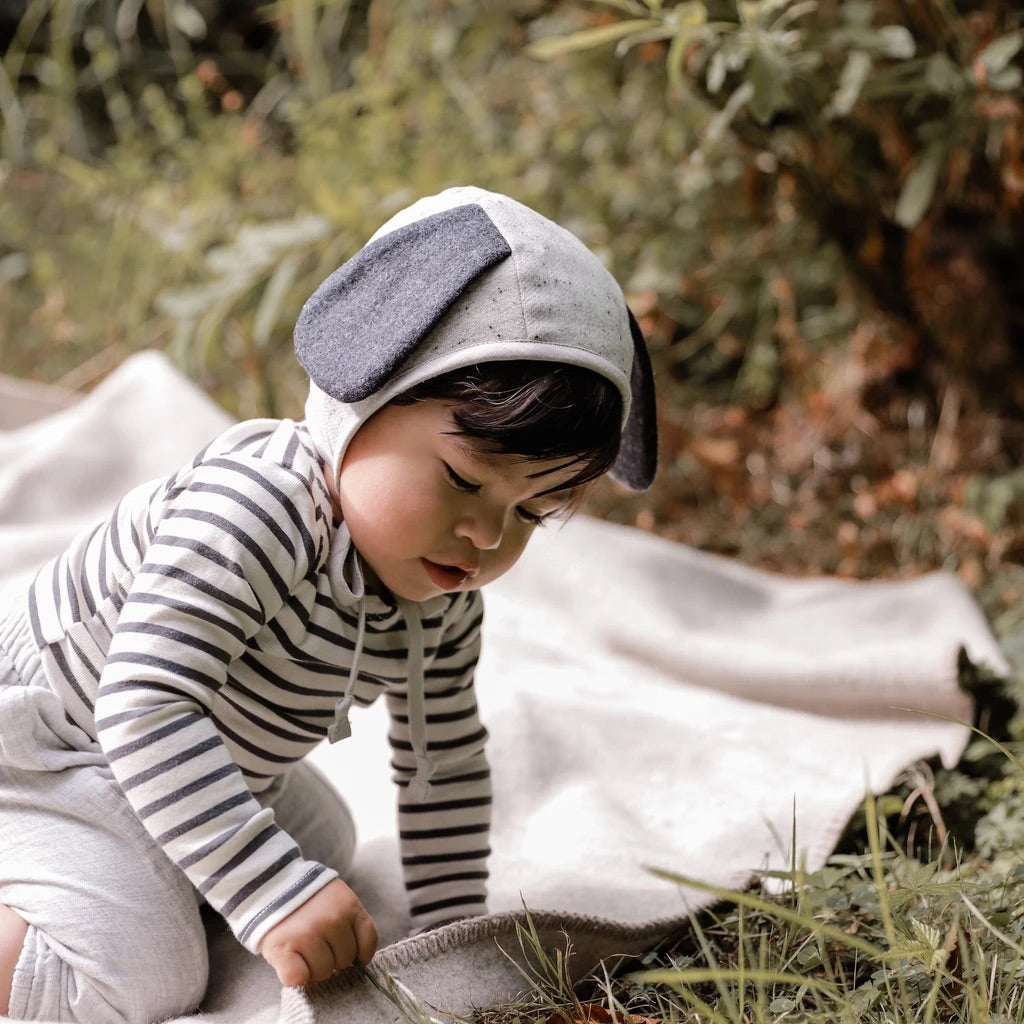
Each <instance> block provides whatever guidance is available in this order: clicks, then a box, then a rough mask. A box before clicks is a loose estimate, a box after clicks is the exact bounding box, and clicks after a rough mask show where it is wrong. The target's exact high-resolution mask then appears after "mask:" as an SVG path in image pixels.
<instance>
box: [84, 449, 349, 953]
mask: <svg viewBox="0 0 1024 1024" xmlns="http://www.w3.org/2000/svg"><path fill="white" fill-rule="evenodd" d="M317 512H318V507H317V505H316V501H315V498H314V495H313V494H312V492H311V491H310V489H309V487H308V486H307V485H306V484H305V483H304V482H303V480H302V479H301V478H300V476H299V475H298V474H296V473H294V472H292V471H291V470H289V469H286V468H284V467H281V466H274V465H263V464H260V463H259V462H258V461H257V460H252V459H245V458H238V459H234V458H230V457H224V458H219V459H217V460H215V464H213V465H211V464H210V463H203V464H201V465H199V466H197V467H195V468H194V469H192V470H190V471H189V472H188V473H186V474H184V475H179V477H178V479H177V480H176V481H175V482H174V485H173V490H172V493H171V494H170V496H169V500H168V502H167V505H166V507H165V508H164V509H163V510H162V511H161V514H159V515H155V514H154V515H153V521H152V522H151V523H146V524H143V526H142V529H148V530H149V531H150V533H151V536H150V537H149V538H148V543H147V544H146V555H145V558H146V561H145V563H144V564H143V565H141V566H139V567H137V568H136V569H135V572H134V578H133V580H132V583H131V587H130V589H129V591H128V593H127V595H126V596H125V600H124V604H123V607H122V608H121V611H120V615H119V618H118V625H117V630H116V632H115V635H114V636H113V638H112V641H111V644H110V649H109V652H108V657H107V660H106V664H105V667H104V669H103V672H102V675H101V678H100V688H99V695H98V699H97V701H96V729H97V734H98V737H99V741H100V744H101V746H102V747H103V749H104V751H105V753H106V756H107V759H108V761H109V762H110V765H111V768H112V769H113V772H114V775H115V777H116V778H117V781H118V783H119V785H120V787H121V789H122V790H123V792H124V795H125V797H126V798H127V800H128V802H129V803H130V804H131V806H132V808H133V810H134V811H135V813H136V815H137V816H138V817H139V819H140V820H141V821H142V823H143V824H144V826H145V827H146V828H147V830H148V831H149V832H150V834H151V835H153V836H154V838H155V839H156V840H157V842H158V843H159V844H160V845H161V846H162V847H163V849H164V851H165V852H166V853H167V855H168V857H169V858H170V859H171V860H172V861H173V862H174V863H176V864H178V865H179V866H180V867H181V868H182V870H183V871H185V873H186V874H187V875H188V877H189V879H190V880H191V882H192V883H193V885H194V886H195V887H196V889H197V890H198V891H199V892H200V893H201V894H203V895H204V896H205V897H206V899H207V901H208V902H209V903H210V905H211V906H213V907H214V908H215V909H216V910H218V911H219V912H220V913H221V914H223V915H224V917H225V918H226V919H227V921H228V923H229V924H230V926H231V928H232V930H233V931H234V932H235V934H236V935H237V936H238V938H239V940H240V941H241V942H242V943H243V944H244V945H246V947H247V948H249V949H250V950H252V951H253V952H255V951H256V950H257V949H258V947H259V944H260V942H261V940H262V939H263V937H264V935H265V933H267V932H268V931H269V930H270V929H271V928H273V926H274V925H276V924H277V922H278V921H280V920H282V919H284V918H286V917H287V916H288V915H290V914H291V913H293V912H294V911H295V910H296V909H297V908H298V907H300V906H301V905H302V904H304V903H305V902H306V901H307V900H309V899H310V898H311V897H313V896H314V895H315V894H316V893H318V892H319V891H320V890H322V889H323V888H325V887H326V886H327V885H329V883H330V882H331V881H332V879H334V878H335V873H334V872H333V871H331V870H329V869H328V868H326V867H324V866H323V865H321V864H318V863H316V862H313V861H308V860H306V859H304V858H303V857H302V855H301V853H300V851H299V849H298V847H297V846H296V844H295V842H294V841H293V840H292V838H291V837H290V836H289V835H288V834H287V833H285V832H284V831H282V830H281V829H280V828H279V827H278V826H277V824H276V823H275V821H274V815H273V812H272V811H270V810H266V809H263V808H262V807H261V806H260V804H259V803H258V802H257V801H256V799H255V798H254V797H253V795H252V793H251V791H250V789H249V787H248V785H247V783H246V780H245V778H244V777H243V775H242V772H241V771H240V769H239V768H238V766H237V764H236V762H235V759H234V757H233V756H232V749H230V748H229V744H231V745H234V747H235V749H239V750H243V749H244V747H245V745H246V744H247V743H248V744H250V746H251V743H252V741H251V740H249V739H247V738H246V735H245V731H246V718H245V716H244V710H243V709H241V708H238V707H237V706H236V705H233V704H231V703H229V702H228V701H227V699H226V698H222V697H221V695H220V691H221V688H222V685H223V683H224V682H225V680H226V677H227V672H228V667H229V665H230V664H231V663H232V662H234V661H236V660H238V659H239V658H241V657H242V656H243V655H244V653H245V650H246V644H247V641H248V639H249V638H250V637H251V636H253V635H255V633H256V632H257V631H258V630H259V629H260V628H261V627H262V625H263V624H264V623H266V622H267V621H269V620H270V619H272V618H273V617H274V616H275V615H277V614H278V612H279V611H280V609H281V608H282V607H283V604H284V602H285V600H286V599H287V597H288V595H289V593H290V592H291V591H292V590H293V589H294V588H295V587H296V586H298V585H299V583H300V582H301V581H302V580H303V579H304V578H305V577H306V575H307V574H308V573H309V571H310V566H311V565H315V564H316V562H317V559H319V558H321V557H322V554H323V549H324V545H325V544H326V540H325V539H324V538H325V534H324V530H323V529H321V525H322V514H321V515H319V516H318V514H317ZM318 521H319V522H318ZM215 716H216V718H217V721H215V720H214V719H215ZM228 723H230V724H228ZM295 739H296V741H302V742H301V743H299V742H296V743H295V745H294V746H295V749H294V752H291V747H290V746H289V742H288V741H287V740H286V739H284V738H282V739H281V740H280V741H279V740H277V739H276V738H275V739H274V743H273V744H272V745H269V746H268V747H267V748H266V754H265V756H266V757H267V758H269V759H271V760H272V761H277V762H280V763H281V765H282V766H283V765H285V764H287V763H289V762H290V761H293V760H296V759H297V758H298V757H299V756H301V754H302V753H304V752H305V751H306V750H307V749H309V747H310V746H312V745H313V743H314V742H315V739H316V738H315V737H302V736H299V735H296V737H295ZM275 747H276V750H275ZM262 751H263V748H262V747H261V753H262Z"/></svg>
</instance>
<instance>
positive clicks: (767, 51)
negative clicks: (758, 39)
mask: <svg viewBox="0 0 1024 1024" xmlns="http://www.w3.org/2000/svg"><path fill="white" fill-rule="evenodd" d="M788 78H789V75H788V69H787V68H786V65H785V63H784V62H783V61H782V60H781V59H780V58H779V56H778V55H777V54H776V53H775V51H774V50H773V49H772V48H770V47H768V46H766V45H760V46H757V47H755V48H754V52H753V53H752V54H751V55H750V65H749V68H748V72H747V80H748V81H749V82H750V84H751V85H752V86H753V88H754V92H753V95H752V96H751V97H750V113H751V114H752V115H753V116H754V118H755V119H756V120H757V121H758V122H760V123H761V124H767V123H768V122H769V121H770V120H771V119H772V118H773V117H774V116H775V114H776V113H777V112H778V111H780V110H782V109H784V108H785V107H787V106H788V105H789V96H788V93H787V91H786V82H787V79H788Z"/></svg>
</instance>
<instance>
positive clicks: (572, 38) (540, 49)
mask: <svg viewBox="0 0 1024 1024" xmlns="http://www.w3.org/2000/svg"><path fill="white" fill-rule="evenodd" d="M660 27H661V22H660V21H658V20H657V19H654V18H629V19H627V20H626V21H619V22H616V23H615V24H614V25H599V26H598V27H597V28H587V29H583V30H582V31H580V32H572V33H570V34H569V35H567V36H550V37H548V38H547V39H538V40H537V41H536V42H535V43H530V45H529V46H527V47H526V52H527V53H528V54H529V55H530V56H531V57H536V58H537V59H538V60H551V59H552V58H554V57H561V56H562V55H563V54H566V53H578V52H579V51H580V50H591V49H594V48H595V47H598V46H604V45H606V44H607V43H616V42H618V41H619V40H620V39H625V38H626V37H627V36H630V35H632V34H633V33H634V32H643V31H647V30H650V29H654V28H660Z"/></svg>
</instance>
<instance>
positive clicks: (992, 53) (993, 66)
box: [980, 32, 1024, 78]
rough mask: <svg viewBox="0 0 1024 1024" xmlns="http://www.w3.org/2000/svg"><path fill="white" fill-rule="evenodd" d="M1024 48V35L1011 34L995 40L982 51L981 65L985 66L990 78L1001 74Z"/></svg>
mask: <svg viewBox="0 0 1024 1024" xmlns="http://www.w3.org/2000/svg"><path fill="white" fill-rule="evenodd" d="M1022 46H1024V33H1021V32H1009V33H1007V34H1006V35H1005V36H1000V37H999V38H998V39H993V40H992V42H991V43H989V44H988V46H986V47H985V49H984V50H982V51H981V54H980V59H981V63H982V64H984V65H985V71H986V73H987V75H988V77H989V78H991V77H992V76H993V75H997V74H999V72H1000V71H1002V70H1003V69H1004V68H1006V67H1007V66H1008V65H1009V63H1010V61H1011V60H1013V58H1014V57H1016V56H1017V54H1018V53H1020V49H1021V47H1022Z"/></svg>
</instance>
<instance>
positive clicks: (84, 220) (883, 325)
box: [0, 0, 1024, 580]
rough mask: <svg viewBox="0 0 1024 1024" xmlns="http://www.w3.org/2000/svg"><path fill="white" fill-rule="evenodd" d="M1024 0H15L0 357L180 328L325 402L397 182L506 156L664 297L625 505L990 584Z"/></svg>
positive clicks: (1008, 390) (272, 397)
mask: <svg viewBox="0 0 1024 1024" xmlns="http://www.w3.org/2000/svg"><path fill="white" fill-rule="evenodd" d="M12 11H13V12H14V16H12V15H11V12H12ZM1022 19H1024V14H1022V13H1021V12H1020V11H1018V10H1016V9H1015V6H1014V5H1011V4H1009V3H1008V2H1004V3H996V2H994V0H987V2H968V0H958V2H956V3H954V2H952V0H943V2H942V3H927V4H916V3H908V2H905V0H875V2H870V0H844V2H838V0H818V2H812V0H757V2H755V0H749V2H748V0H743V2H740V3H734V2H731V0H730V2H726V0H705V2H700V0H683V2H675V3H673V2H670V0H660V2H659V0H647V2H641V0H604V2H601V0H593V2H584V0H503V2H501V3H498V4H481V3H479V2H476V0H276V2H243V0H232V2H227V0H225V2H214V0H7V2H6V4H5V5H4V6H3V7H0V40H2V41H3V47H4V50H3V59H2V62H0V116H2V119H3V120H2V134H0V147H2V148H0V155H2V159H0V187H2V189H3V202H2V203H0V370H2V371H4V372H8V373H18V374H24V375H29V376H32V375H36V376H40V377H43V378H45V379H55V378H57V377H60V376H62V375H66V376H64V379H65V381H66V382H68V383H73V384H88V383H89V382H90V381H91V380H92V379H94V378H95V377H98V376H99V375H101V374H102V373H103V372H104V371H105V369H106V368H107V367H109V366H110V365H112V364H113V363H114V362H116V361H117V360H118V359H120V358H121V357H123V355H124V354H126V353H127V352H128V351H130V350H132V349H135V348H138V347H142V346H157V347H161V348H163V349H165V350H166V351H168V352H170V353H171V354H172V355H173V356H174V358H175V359H176V360H177V361H178V362H179V364H180V365H182V366H183V367H184V368H185V369H186V370H187V371H188V372H189V373H190V374H191V375H192V376H193V377H194V378H195V379H196V380H198V381H199V382H200V383H201V384H202V385H203V386H204V387H206V388H207V389H208V390H210V391H211V392H213V393H214V394H215V395H216V396H217V397H218V398H219V399H220V400H221V401H222V402H223V403H224V404H225V405H227V406H228V407H229V408H230V409H232V410H233V411H235V412H236V413H237V414H239V415H242V416H248V415H260V414H288V415H295V414H298V413H300V412H301V401H302V397H303V395H304V390H305V388H304V385H303V382H302V379H301V375H300V373H299V371H298V369H297V367H296V366H295V364H294V360H293V359H292V357H291V342H290V336H291V328H292V325H293V323H294V321H295V318H296V316H297V314H298V311H299V308H300V306H301V303H302V302H303V300H304V299H305V298H306V296H307V295H308V294H309V293H310V292H311V291H312V290H313V288H314V287H315V286H316V285H317V284H318V283H319V281H320V280H321V279H322V278H323V277H324V276H325V275H326V274H327V273H328V272H329V271H330V270H331V269H333V268H334V266H336V265H337V264H338V263H339V262H340V261H342V260H343V259H345V258H346V257H347V256H349V255H351V254H352V253H353V252H354V251H355V250H356V249H357V248H358V247H359V246H360V245H361V244H362V243H363V242H364V241H365V239H366V238H367V237H368V236H369V235H370V234H371V233H372V231H373V230H374V229H375V228H376V227H377V226H378V225H379V224H380V223H381V222H382V221H383V220H384V219H386V218H387V217H388V216H389V215H390V214H391V213H392V212H394V211H395V210H396V209H398V208H399V207H401V206H403V205H405V204H406V203H408V202H409V201H411V200H412V199H413V198H415V197H416V196H418V195H421V194H425V193H429V192H433V191H436V190H438V189H440V188H443V187H445V186H447V185H451V184H459V183H466V182H473V183H477V184H480V185H483V186H485V187H490V188H495V189H499V190H504V191H508V192H510V193H511V194H513V195H515V196H517V197H519V198H521V199H522V200H524V201H525V202H527V203H530V204H531V205H534V206H535V207H537V208H538V209H540V210H541V211H542V212H544V213H546V214H548V215H549V216H551V217H553V218H555V219H556V220H558V221H560V222H561V223H564V224H565V225H566V226H567V227H569V228H571V229H572V230H574V231H575V232H576V233H577V234H579V235H580V236H581V237H582V238H583V239H584V240H585V241H586V242H587V243H588V244H589V245H590V246H592V247H593V248H594V249H595V250H596V251H597V252H598V253H599V254H600V255H601V257H602V258H603V259H604V260H605V261H606V262H607V264H608V265H609V267H610V269H611V270H612V271H613V273H615V274H616V276H617V277H618V278H619V280H620V281H621V282H622V283H623V285H624V287H625V289H626V291H627V293H628V295H629V298H630V301H631V303H632V305H633V308H634V309H635V311H636V312H637V313H638V315H639V316H640V318H641V322H642V324H643V327H644V330H645V332H646V334H647V335H648V338H649V340H650V343H651V347H652V355H653V358H654V362H655V366H656V370H657V373H658V378H659V387H660V394H661V416H662V437H663V449H664V458H663V471H662V474H661V482H660V483H659V485H658V488H657V489H656V491H655V492H654V493H653V494H652V495H651V497H650V500H649V505H647V506H645V507H641V509H640V511H639V512H637V511H636V508H635V507H634V508H633V509H632V510H631V511H627V512H623V513H622V515H624V516H628V517H630V518H635V519H636V520H637V521H639V522H641V523H642V524H643V525H648V526H653V527H654V528H657V529H661V530H664V531H665V532H668V533H670V534H672V535H676V536H682V537H683V538H684V539H687V540H688V541H689V542H691V543H696V544H698V545H699V546H705V547H707V546H711V547H715V548H717V549H719V550H725V551H728V552H730V553H741V554H744V553H750V554H752V555H756V556H757V557H758V558H760V559H761V560H762V561H764V560H765V559H766V558H767V557H768V556H767V554H766V552H767V551H768V549H769V546H770V544H775V543H777V544H779V545H784V546H785V550H786V552H787V553H786V554H785V556H784V557H783V556H781V555H780V556H779V557H778V563H777V564H782V565H790V564H792V561H793V559H794V558H801V557H802V558H805V559H806V557H807V554H806V550H805V547H804V545H806V544H807V543H809V540H808V538H809V537H810V535H811V533H812V532H813V533H814V543H815V544H818V545H827V546H828V554H827V557H826V555H824V554H819V555H817V556H816V557H815V558H814V561H815V563H816V564H818V565H820V566H822V567H824V568H826V569H830V570H832V569H837V570H840V571H844V572H859V573H871V572H875V571H878V570H879V568H880V567H881V568H888V567H890V566H894V565H908V566H915V565H919V564H947V563H949V562H950V560H951V559H952V563H953V564H954V565H956V564H960V566H961V567H962V568H964V572H965V573H966V572H967V570H968V569H970V573H972V574H973V576H972V579H974V580H977V578H978V576H979V575H980V571H981V570H980V569H979V566H980V565H981V564H982V560H986V559H989V557H990V556H989V555H988V554H986V553H985V552H986V551H991V550H995V549H996V548H999V550H1001V551H1003V552H1004V553H1005V552H1006V551H1010V550H1013V551H1015V550H1017V548H1018V547H1020V548H1021V549H1022V550H1024V534H1021V536H1020V537H1018V536H1017V534H1014V535H1013V536H1012V537H1010V536H1008V537H1007V538H1006V539H1005V543H1004V544H1003V545H1002V547H1000V546H999V545H997V544H995V542H994V541H993V540H992V537H991V536H989V535H988V534H986V533H985V528H984V524H982V523H981V521H980V520H979V519H978V518H977V517H975V516H974V515H973V513H970V512H969V510H968V514H966V515H963V516H959V517H952V518H950V517H948V516H947V517H945V518H941V517H939V516H938V515H937V510H941V509H943V508H945V507H946V506H947V505H949V504H950V503H951V502H952V503H955V504H956V505H958V506H959V505H960V504H961V503H962V497H963V494H964V493H966V485H967V483H969V482H970V481H969V480H968V479H967V478H969V477H972V476H978V475H979V474H980V475H982V476H983V477H984V479H981V480H979V481H978V485H979V486H982V489H983V485H984V481H985V479H988V478H990V477H991V478H998V477H999V476H1000V475H1005V474H1008V473H1012V472H1013V470H1014V469H1015V468H1016V467H1017V466H1018V465H1019V464H1020V463H1021V462H1022V461H1024V429H1021V427H1020V424H1019V408H1020V403H1021V402H1022V401H1024V375H1022V372H1021V365H1020V364H1021V357H1020V352H1021V332H1022V330H1024V285H1022V283H1021V280H1022V279H1021V276H1020V274H1019V272H1018V271H1017V268H1018V267H1019V266H1020V264H1021V256H1022V255H1024V253H1022V247H1024V231H1022V227H1024V225H1022V224H1021V218H1022V216H1024V203H1022V193H1024V155H1022V153H1024V150H1022V147H1024V141H1022V140H1024V123H1022V104H1021V96H1022V89H1021V77H1022V75H1021V68H1022V66H1024V51H1022V47H1021V42H1022V34H1021V25H1022ZM985 410H989V411H990V413H991V415H989V414H988V413H986V418H984V419H981V418H979V416H978V413H979V411H985ZM975 490H977V488H975ZM974 492H975V491H974V490H972V491H971V493H974ZM617 500H618V499H615V498H611V499H608V502H607V503H606V505H604V506H602V508H601V510H602V511H603V512H607V513H608V514H611V515H618V514H619V512H618V510H617V508H616V506H615V502H616V501H617ZM826 507H827V508H828V510H829V511H828V515H825V514H824V511H823V510H824V509H825V508H826ZM837 515H838V516H839V517H843V518H844V520H845V521H844V522H843V523H842V524H841V525H840V528H838V529H837V526H836V521H835V517H836V516H837ZM754 516H757V517H758V522H757V524H756V529H755V528H753V526H752V517H754ZM951 552H952V554H951ZM965 552H967V554H965ZM992 557H996V556H992ZM958 560H960V561H959V562H958ZM772 564H776V562H772ZM985 564H986V565H987V564H988V562H987V561H985ZM971 566H973V568H970V567H971Z"/></svg>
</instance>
